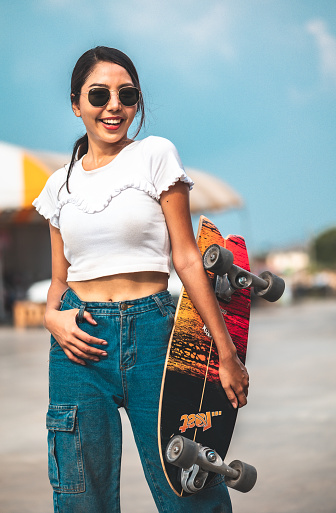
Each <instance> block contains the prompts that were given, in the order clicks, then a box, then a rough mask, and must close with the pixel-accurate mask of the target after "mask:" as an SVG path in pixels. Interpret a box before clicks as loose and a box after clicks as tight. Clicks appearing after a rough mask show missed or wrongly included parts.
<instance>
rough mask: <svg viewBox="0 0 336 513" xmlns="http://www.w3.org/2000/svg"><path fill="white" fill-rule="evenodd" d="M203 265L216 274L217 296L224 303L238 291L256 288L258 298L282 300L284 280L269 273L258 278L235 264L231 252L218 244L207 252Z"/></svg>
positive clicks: (213, 245) (265, 272) (210, 247)
mask: <svg viewBox="0 0 336 513" xmlns="http://www.w3.org/2000/svg"><path fill="white" fill-rule="evenodd" d="M203 265H204V269H205V270H206V271H210V272H212V273H214V274H215V276H216V279H215V294H216V296H217V297H219V298H220V299H222V300H224V301H230V299H231V296H232V294H234V292H235V291H236V290H239V289H247V288H249V287H254V293H255V294H256V295H257V296H260V297H263V298H264V299H266V300H267V301H270V302H274V301H277V300H278V299H280V297H281V296H282V294H283V293H284V290H285V282H284V280H283V279H282V278H279V276H276V275H275V274H273V273H271V272H269V271H264V272H263V273H261V274H260V275H259V276H257V275H255V274H253V273H251V272H249V271H247V270H246V269H242V268H241V267H238V266H237V265H235V264H234V263H233V254H232V253H231V251H229V250H228V249H226V248H222V247H221V246H219V245H218V244H212V245H211V246H209V247H208V248H207V249H206V250H205V252H204V255H203Z"/></svg>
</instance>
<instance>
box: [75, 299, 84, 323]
mask: <svg viewBox="0 0 336 513" xmlns="http://www.w3.org/2000/svg"><path fill="white" fill-rule="evenodd" d="M85 307H86V303H84V302H83V301H82V303H81V306H80V309H79V312H78V314H77V315H76V319H77V322H78V324H81V323H82V322H84V311H85Z"/></svg>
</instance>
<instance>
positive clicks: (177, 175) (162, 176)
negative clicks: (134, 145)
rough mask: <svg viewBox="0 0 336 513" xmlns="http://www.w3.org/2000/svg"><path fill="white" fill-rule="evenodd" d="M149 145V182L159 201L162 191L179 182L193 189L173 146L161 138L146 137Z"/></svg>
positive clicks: (191, 182)
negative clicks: (150, 181)
mask: <svg viewBox="0 0 336 513" xmlns="http://www.w3.org/2000/svg"><path fill="white" fill-rule="evenodd" d="M147 140H148V142H150V143H151V151H150V155H151V157H150V160H151V180H152V183H153V185H154V187H155V190H156V194H157V198H158V199H159V198H160V196H161V194H162V192H163V191H168V189H169V187H171V186H172V185H174V184H175V183H176V182H178V181H179V180H181V181H182V182H184V183H186V184H188V185H189V189H190V190H191V189H192V188H193V185H194V183H193V181H192V180H191V178H189V176H187V175H186V173H185V171H184V168H183V164H182V162H181V159H180V156H179V154H178V152H177V149H176V148H175V146H174V144H173V143H172V142H170V141H169V140H168V139H164V138H163V137H155V136H152V137H148V139H147Z"/></svg>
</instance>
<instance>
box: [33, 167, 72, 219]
mask: <svg viewBox="0 0 336 513" xmlns="http://www.w3.org/2000/svg"><path fill="white" fill-rule="evenodd" d="M65 178H66V171H65V169H64V168H61V169H59V170H58V171H55V172H54V173H53V174H52V175H51V176H50V178H48V180H47V183H46V184H45V186H44V188H43V189H42V191H41V193H40V195H39V196H38V197H37V198H36V199H35V200H34V201H33V206H34V207H35V208H36V210H37V211H38V213H39V214H41V215H42V216H43V217H45V218H46V219H48V220H50V224H52V225H53V226H55V228H59V200H58V194H59V191H60V188H61V187H62V185H63V183H65Z"/></svg>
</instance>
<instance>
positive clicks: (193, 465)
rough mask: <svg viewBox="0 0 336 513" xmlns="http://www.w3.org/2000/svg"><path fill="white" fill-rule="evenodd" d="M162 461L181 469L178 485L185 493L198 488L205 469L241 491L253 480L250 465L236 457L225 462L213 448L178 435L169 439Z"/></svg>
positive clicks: (203, 480) (196, 490)
mask: <svg viewBox="0 0 336 513" xmlns="http://www.w3.org/2000/svg"><path fill="white" fill-rule="evenodd" d="M166 460H167V461H168V462H169V463H171V464H172V465H175V466H177V467H179V468H180V469H181V478H180V479H181V485H182V488H183V490H184V491H185V492H187V493H195V492H198V491H199V490H201V489H202V488H203V486H204V485H205V482H206V480H207V477H208V475H209V472H215V473H216V474H222V475H223V476H225V482H226V484H227V486H229V487H230V488H234V489H235V490H238V491H240V492H244V493H246V492H249V491H250V490H251V489H252V488H253V486H254V485H255V483H256V481H257V471H256V469H255V468H254V467H253V466H252V465H248V464H247V463H243V462H242V461H239V460H234V461H232V462H231V463H230V465H226V464H225V463H224V461H223V460H222V458H221V457H220V456H219V454H217V452H216V451H214V450H212V449H210V448H209V447H203V446H202V445H201V444H199V443H197V442H193V441H192V440H189V439H188V438H185V437H183V436H180V435H177V436H174V437H173V438H172V439H171V440H170V441H169V443H168V445H167V448H166Z"/></svg>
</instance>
